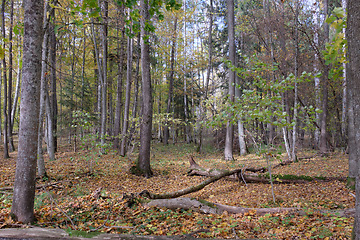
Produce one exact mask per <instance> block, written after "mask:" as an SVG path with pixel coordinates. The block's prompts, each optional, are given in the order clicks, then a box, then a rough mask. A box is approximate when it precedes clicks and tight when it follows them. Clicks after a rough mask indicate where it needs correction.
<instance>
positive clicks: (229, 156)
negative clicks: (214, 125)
mask: <svg viewBox="0 0 360 240" xmlns="http://www.w3.org/2000/svg"><path fill="white" fill-rule="evenodd" d="M226 3H227V10H228V13H227V17H228V38H229V60H230V61H231V64H232V65H233V66H235V64H236V63H235V54H236V49H235V29H234V22H235V18H234V0H226ZM228 87H229V100H228V101H229V104H232V103H233V102H234V95H235V72H234V71H232V70H231V69H229V81H228ZM233 135H234V125H233V124H232V123H229V122H228V123H227V125H226V137H225V150H224V158H225V160H233V159H234V157H233Z"/></svg>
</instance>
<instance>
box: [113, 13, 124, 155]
mask: <svg viewBox="0 0 360 240" xmlns="http://www.w3.org/2000/svg"><path fill="white" fill-rule="evenodd" d="M123 13H124V9H123V7H121V8H120V25H119V26H118V34H117V35H118V37H119V38H120V36H119V32H120V31H119V30H120V29H119V28H120V26H122V25H123V22H124V17H123ZM124 43H125V32H124V29H123V28H122V29H121V40H120V43H119V41H118V43H117V48H118V55H119V63H118V74H117V76H118V77H117V87H116V109H115V120H114V142H113V144H114V148H115V149H118V148H119V147H120V145H119V134H120V125H121V111H122V86H123V63H124Z"/></svg>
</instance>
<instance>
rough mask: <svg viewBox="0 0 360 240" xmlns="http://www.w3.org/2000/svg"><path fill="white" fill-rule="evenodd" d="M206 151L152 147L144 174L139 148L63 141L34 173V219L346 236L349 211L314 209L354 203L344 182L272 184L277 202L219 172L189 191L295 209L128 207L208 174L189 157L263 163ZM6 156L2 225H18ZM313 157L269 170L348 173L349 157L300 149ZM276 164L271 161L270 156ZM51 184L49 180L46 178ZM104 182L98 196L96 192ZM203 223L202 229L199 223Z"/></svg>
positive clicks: (120, 227) (110, 228)
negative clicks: (138, 166) (102, 149)
mask: <svg viewBox="0 0 360 240" xmlns="http://www.w3.org/2000/svg"><path fill="white" fill-rule="evenodd" d="M207 150H208V154H203V155H199V154H196V146H195V145H188V144H184V143H177V144H175V145H168V146H164V145H163V144H160V143H155V144H154V145H153V147H152V151H151V154H152V160H151V161H152V162H151V166H152V170H153V172H154V177H152V178H150V179H145V178H142V177H138V176H135V175H132V174H130V173H129V169H130V166H131V165H132V163H133V161H134V159H135V158H136V153H134V154H132V155H131V156H130V157H120V156H119V155H118V154H117V153H116V152H115V151H113V150H110V151H109V152H108V154H106V155H100V154H99V152H97V151H95V150H92V151H91V150H79V151H77V152H74V151H73V149H72V147H71V146H68V145H65V144H63V145H61V147H60V149H59V152H58V153H57V154H56V160H55V161H48V160H47V155H45V159H46V167H47V174H48V175H49V178H48V179H47V180H43V179H42V180H40V179H39V180H38V182H37V185H38V186H44V187H42V188H40V189H37V191H36V200H35V214H36V222H35V225H37V226H40V227H48V228H62V229H65V230H67V231H68V232H69V233H71V234H73V235H80V236H85V235H87V234H88V235H89V236H91V235H94V234H98V233H99V232H108V233H126V234H141V235H179V234H180V235H181V234H188V233H193V232H195V231H197V230H199V232H200V233H196V234H195V236H198V237H209V238H210V237H216V238H261V239H349V238H350V235H351V230H352V224H353V218H351V217H349V218H346V217H339V216H336V215H331V214H325V213H319V212H316V211H314V210H317V209H323V210H329V209H331V210H337V209H339V210H341V209H348V208H353V207H354V202H355V198H354V197H353V195H352V194H354V191H352V190H350V189H349V188H347V187H346V182H345V181H337V180H335V181H331V182H320V181H312V182H309V183H296V184H275V185H274V192H275V196H276V203H274V202H273V200H272V194H271V185H270V184H263V183H248V184H247V185H245V184H244V183H243V182H239V181H231V180H228V179H225V178H224V179H221V180H219V181H217V182H215V183H212V184H210V185H208V186H207V187H205V188H204V189H202V190H200V191H198V192H196V193H192V194H189V195H188V196H186V197H193V198H196V199H205V200H207V201H209V202H214V203H220V204H226V205H232V206H241V207H249V208H270V207H295V208H300V209H302V210H304V211H305V213H306V214H305V215H300V214H286V213H276V214H266V215H264V216H258V215H257V214H256V213H255V212H250V213H247V214H228V213H227V212H225V213H223V214H221V215H211V214H201V213H197V212H195V211H192V210H181V209H179V210H175V211H174V210H168V209H160V208H155V207H152V208H149V207H145V206H143V205H141V204H140V203H139V204H136V203H135V204H134V205H133V206H131V207H129V206H128V205H127V201H126V199H123V195H124V194H126V195H130V194H132V193H133V194H137V193H140V192H141V191H143V190H148V191H150V192H153V193H165V192H172V191H175V190H180V189H183V188H186V187H189V186H193V185H195V184H197V183H200V182H201V181H203V180H204V179H205V177H200V176H187V174H186V173H187V171H188V169H189V157H190V155H192V156H193V157H194V159H195V161H196V162H197V163H198V164H199V165H200V166H203V167H207V168H221V169H236V168H242V167H249V166H254V167H255V166H256V167H260V166H266V161H265V160H264V159H262V158H261V157H259V156H257V155H253V154H250V155H247V156H245V157H239V156H236V157H235V158H236V160H235V161H224V160H222V153H221V152H219V151H215V150H214V149H211V148H208V149H207ZM10 155H11V158H10V159H0V171H1V174H0V228H8V227H14V226H21V225H20V224H18V223H16V222H13V221H12V220H11V218H10V216H9V213H10V208H11V198H12V191H11V190H8V189H7V187H11V186H12V184H13V181H14V173H15V161H16V155H17V152H13V153H11V154H10ZM299 157H310V158H309V159H303V160H300V161H298V162H295V163H292V164H290V165H287V166H281V167H278V168H276V169H274V170H273V173H274V174H292V175H298V176H301V175H305V176H313V177H316V176H321V177H346V176H347V173H348V156H347V155H344V154H342V153H332V154H330V155H329V156H328V157H321V156H316V152H311V151H307V152H301V153H299ZM273 164H276V162H274V163H273ZM49 183H54V184H53V185H49ZM100 187H101V189H102V190H101V196H100V198H98V197H93V196H92V194H93V193H94V191H96V190H97V189H99V188H100ZM205 229H206V230H207V231H206V232H205V231H204V230H205Z"/></svg>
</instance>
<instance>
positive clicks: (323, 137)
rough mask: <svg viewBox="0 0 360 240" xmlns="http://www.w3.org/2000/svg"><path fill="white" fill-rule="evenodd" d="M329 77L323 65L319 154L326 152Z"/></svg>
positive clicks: (325, 25) (325, 29) (325, 41)
mask: <svg viewBox="0 0 360 240" xmlns="http://www.w3.org/2000/svg"><path fill="white" fill-rule="evenodd" d="M328 5H329V4H328V0H324V13H325V15H326V16H327V15H328ZM327 42H329V24H327V23H326V22H324V46H325V44H326V43H327ZM328 75H329V67H328V66H327V65H324V72H323V75H322V80H321V87H322V97H323V99H322V106H321V108H322V114H321V118H320V143H319V148H320V152H322V153H326V152H327V151H328V146H327V129H326V127H327V115H328V77H329V76H328Z"/></svg>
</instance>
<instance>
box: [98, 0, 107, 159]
mask: <svg viewBox="0 0 360 240" xmlns="http://www.w3.org/2000/svg"><path fill="white" fill-rule="evenodd" d="M101 9H102V13H103V16H102V18H103V25H102V26H101V28H100V29H101V45H102V56H103V59H102V70H103V71H102V74H103V76H102V83H101V85H102V86H101V128H100V141H101V153H103V154H104V153H105V143H106V136H105V134H106V119H107V108H106V106H107V104H106V103H107V101H106V100H107V51H108V50H107V48H108V44H107V18H108V2H107V0H101Z"/></svg>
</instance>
